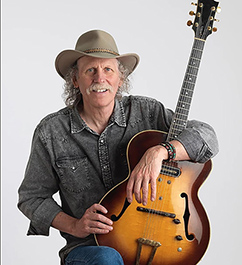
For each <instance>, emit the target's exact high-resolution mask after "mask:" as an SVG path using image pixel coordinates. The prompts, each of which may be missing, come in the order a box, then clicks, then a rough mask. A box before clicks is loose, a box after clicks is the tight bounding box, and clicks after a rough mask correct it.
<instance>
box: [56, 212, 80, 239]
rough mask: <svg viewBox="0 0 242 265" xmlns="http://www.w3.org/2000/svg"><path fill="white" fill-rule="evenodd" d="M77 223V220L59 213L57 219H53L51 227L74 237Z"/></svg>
mask: <svg viewBox="0 0 242 265" xmlns="http://www.w3.org/2000/svg"><path fill="white" fill-rule="evenodd" d="M76 221H77V219H76V218H74V217H72V216H70V215H68V214H66V213H64V212H59V213H58V214H57V215H56V217H55V218H54V219H53V221H52V223H51V226H52V227H54V228H56V229H58V230H59V231H61V232H64V233H68V234H70V235H73V234H74V227H75V223H76Z"/></svg>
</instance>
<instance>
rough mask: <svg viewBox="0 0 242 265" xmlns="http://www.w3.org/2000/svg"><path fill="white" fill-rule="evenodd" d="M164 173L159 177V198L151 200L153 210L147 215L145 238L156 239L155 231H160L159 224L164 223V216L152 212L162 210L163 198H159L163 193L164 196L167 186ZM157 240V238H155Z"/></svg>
mask: <svg viewBox="0 0 242 265" xmlns="http://www.w3.org/2000/svg"><path fill="white" fill-rule="evenodd" d="M164 177H165V176H164V175H162V174H160V175H159V177H158V179H157V198H156V200H155V201H154V202H151V201H150V207H149V208H150V209H151V211H150V212H149V213H148V217H147V223H146V228H145V231H144V238H147V239H151V240H155V232H156V231H160V230H158V229H157V226H161V225H162V220H163V219H162V216H160V215H158V214H155V213H152V209H154V210H162V204H163V200H159V197H160V196H161V195H163V196H162V197H163V198H164V197H165V196H164V189H165V187H164V186H163V183H164ZM159 179H162V181H159ZM155 241H156V240H155Z"/></svg>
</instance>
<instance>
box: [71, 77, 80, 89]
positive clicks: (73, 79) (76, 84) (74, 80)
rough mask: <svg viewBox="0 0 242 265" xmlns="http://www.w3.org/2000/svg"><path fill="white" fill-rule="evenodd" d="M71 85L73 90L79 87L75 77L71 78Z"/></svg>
mask: <svg viewBox="0 0 242 265" xmlns="http://www.w3.org/2000/svg"><path fill="white" fill-rule="evenodd" d="M72 83H73V85H74V87H75V88H78V87H79V85H78V83H77V80H76V76H73V78H72Z"/></svg>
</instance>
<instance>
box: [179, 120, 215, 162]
mask: <svg viewBox="0 0 242 265" xmlns="http://www.w3.org/2000/svg"><path fill="white" fill-rule="evenodd" d="M177 140H178V141H179V142H180V143H181V144H182V145H183V146H184V147H185V149H186V151H187V153H188V155H189V156H190V158H191V160H192V161H194V162H200V163H205V162H206V161H208V160H209V159H211V158H212V157H214V156H215V155H216V154H217V153H218V141H217V137H216V134H215V132H214V130H213V128H212V127H211V126H210V125H208V124H206V123H203V122H199V121H195V120H192V121H188V123H187V128H186V129H185V130H183V132H182V133H181V134H180V135H179V136H178V137H177Z"/></svg>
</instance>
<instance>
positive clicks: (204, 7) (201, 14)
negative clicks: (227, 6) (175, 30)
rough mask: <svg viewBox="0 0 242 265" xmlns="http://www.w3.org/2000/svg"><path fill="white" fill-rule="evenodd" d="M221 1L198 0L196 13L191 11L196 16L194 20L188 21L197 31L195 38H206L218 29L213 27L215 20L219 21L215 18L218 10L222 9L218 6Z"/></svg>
mask: <svg viewBox="0 0 242 265" xmlns="http://www.w3.org/2000/svg"><path fill="white" fill-rule="evenodd" d="M218 4H219V2H216V1H213V0H198V1H197V4H194V3H192V5H196V6H197V10H196V13H195V12H193V11H190V13H189V14H190V15H191V16H195V19H194V22H193V23H192V21H191V20H189V21H188V22H187V25H188V26H191V25H193V26H192V29H193V30H194V32H195V38H198V39H202V40H206V38H207V36H208V35H210V34H211V33H212V32H215V31H217V28H215V27H214V28H213V22H214V21H218V20H217V19H215V15H216V12H219V11H220V8H219V7H218Z"/></svg>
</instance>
